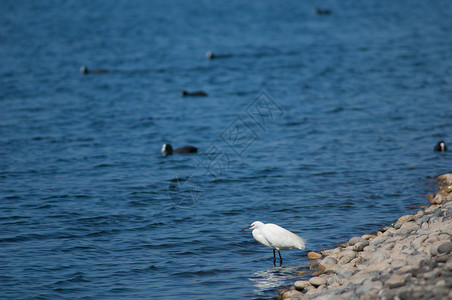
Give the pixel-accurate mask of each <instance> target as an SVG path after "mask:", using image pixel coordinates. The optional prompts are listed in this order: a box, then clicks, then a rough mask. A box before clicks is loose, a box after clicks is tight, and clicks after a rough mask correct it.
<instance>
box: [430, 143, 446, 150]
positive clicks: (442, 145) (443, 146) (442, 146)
mask: <svg viewBox="0 0 452 300" xmlns="http://www.w3.org/2000/svg"><path fill="white" fill-rule="evenodd" d="M433 151H438V152H444V151H447V146H446V143H445V142H444V141H439V142H438V144H436V146H435V148H433Z"/></svg>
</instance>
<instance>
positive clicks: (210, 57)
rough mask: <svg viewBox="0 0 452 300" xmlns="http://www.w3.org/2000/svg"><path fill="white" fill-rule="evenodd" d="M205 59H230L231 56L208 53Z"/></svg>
mask: <svg viewBox="0 0 452 300" xmlns="http://www.w3.org/2000/svg"><path fill="white" fill-rule="evenodd" d="M206 57H207V58H208V59H216V58H228V57H232V55H231V54H214V53H212V52H210V51H209V52H207V53H206Z"/></svg>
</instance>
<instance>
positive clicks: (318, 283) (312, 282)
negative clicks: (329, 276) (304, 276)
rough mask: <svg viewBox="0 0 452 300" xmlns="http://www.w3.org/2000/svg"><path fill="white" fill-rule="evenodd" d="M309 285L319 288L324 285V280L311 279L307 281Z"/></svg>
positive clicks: (321, 278) (318, 278)
mask: <svg viewBox="0 0 452 300" xmlns="http://www.w3.org/2000/svg"><path fill="white" fill-rule="evenodd" d="M309 283H310V284H312V285H313V286H321V285H324V284H326V279H325V278H323V277H312V278H311V279H309Z"/></svg>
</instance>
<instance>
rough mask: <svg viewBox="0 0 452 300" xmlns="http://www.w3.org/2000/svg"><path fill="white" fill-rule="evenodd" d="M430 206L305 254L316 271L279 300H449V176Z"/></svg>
mask: <svg viewBox="0 0 452 300" xmlns="http://www.w3.org/2000/svg"><path fill="white" fill-rule="evenodd" d="M439 186H440V188H439V190H438V192H437V193H436V195H434V196H432V197H431V199H430V203H431V206H428V207H423V209H422V210H420V211H418V212H417V213H414V214H411V215H405V216H402V217H400V218H399V219H398V221H397V222H396V223H395V224H393V225H391V226H389V227H386V228H384V229H381V230H380V231H378V232H376V233H373V234H365V235H363V236H360V237H353V238H351V239H350V240H349V241H348V243H346V244H343V245H341V247H338V248H335V249H330V250H325V251H321V252H320V253H309V255H308V256H309V257H310V258H314V259H313V260H312V261H311V264H310V267H311V268H312V269H314V270H316V272H315V273H314V274H313V275H314V277H312V278H310V279H309V280H306V281H305V280H299V281H296V282H295V283H294V286H293V287H291V288H290V290H288V291H286V292H284V293H283V294H282V298H283V299H328V300H333V299H334V300H336V299H337V300H340V299H344V300H345V299H388V300H389V299H452V173H450V174H445V175H441V176H439Z"/></svg>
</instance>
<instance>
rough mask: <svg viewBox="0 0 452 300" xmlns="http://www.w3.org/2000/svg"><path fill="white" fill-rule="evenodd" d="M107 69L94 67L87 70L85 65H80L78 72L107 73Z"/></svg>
mask: <svg viewBox="0 0 452 300" xmlns="http://www.w3.org/2000/svg"><path fill="white" fill-rule="evenodd" d="M107 72H108V70H105V69H94V70H89V69H88V68H87V67H86V66H85V65H83V66H81V67H80V73H82V74H88V73H91V74H102V73H107Z"/></svg>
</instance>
